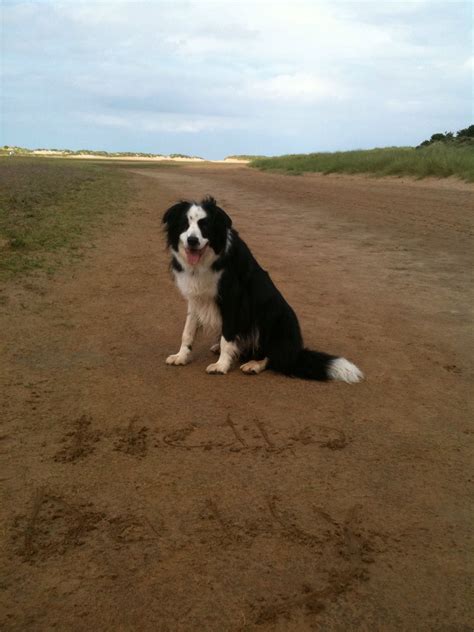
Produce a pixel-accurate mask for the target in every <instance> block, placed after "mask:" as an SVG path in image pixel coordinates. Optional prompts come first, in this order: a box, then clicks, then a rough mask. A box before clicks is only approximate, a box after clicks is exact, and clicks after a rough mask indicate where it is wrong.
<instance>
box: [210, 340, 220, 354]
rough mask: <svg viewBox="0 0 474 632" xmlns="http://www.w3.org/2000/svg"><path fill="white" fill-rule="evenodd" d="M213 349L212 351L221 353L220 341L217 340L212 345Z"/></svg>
mask: <svg viewBox="0 0 474 632" xmlns="http://www.w3.org/2000/svg"><path fill="white" fill-rule="evenodd" d="M211 351H212V353H216V354H217V355H219V353H220V351H221V343H220V342H219V341H217V342H216V343H214V344H213V345H211Z"/></svg>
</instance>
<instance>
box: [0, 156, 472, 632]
mask: <svg viewBox="0 0 474 632" xmlns="http://www.w3.org/2000/svg"><path fill="white" fill-rule="evenodd" d="M132 177H133V178H134V181H135V183H136V188H137V202H136V205H135V207H134V210H133V212H131V213H130V215H129V216H128V217H127V218H125V220H124V223H123V224H122V225H121V226H119V227H117V228H116V229H114V231H113V232H112V233H110V234H109V235H108V236H107V237H104V238H103V239H102V240H100V241H98V242H97V248H96V249H95V250H92V251H91V254H89V255H88V256H87V257H86V259H85V261H84V263H83V264H81V265H79V266H76V267H73V268H68V269H65V270H63V271H62V272H61V273H60V274H59V275H57V276H56V278H55V279H54V280H53V281H50V282H46V281H42V282H40V281H34V282H28V283H23V284H22V285H16V286H13V285H12V286H11V287H10V288H7V290H6V292H5V295H6V299H5V301H4V304H3V305H0V310H1V316H0V317H1V321H0V328H1V334H2V339H3V345H4V349H3V355H2V358H3V360H2V365H3V366H2V383H1V384H2V401H1V407H2V408H1V409H0V410H1V414H2V420H3V431H2V436H1V443H0V446H1V448H2V451H3V457H2V460H3V463H4V465H3V466H2V478H3V484H2V489H3V499H2V514H3V516H2V517H3V518H4V521H3V530H2V549H1V558H0V567H1V568H2V569H3V570H2V574H4V578H3V580H2V588H3V599H5V602H4V605H3V607H2V617H1V618H0V621H2V622H3V629H5V630H38V631H40V630H41V631H46V630H48V631H49V630H51V629H57V630H61V631H62V630H74V631H76V630H77V631H82V630H84V631H86V630H87V631H89V630H126V631H128V630H130V631H132V630H144V631H148V630H150V631H159V632H165V631H167V632H184V631H186V632H187V631H191V630H193V631H203V632H204V631H205V632H225V631H227V630H228V631H244V630H262V632H264V631H265V630H281V631H283V630H285V631H287V630H288V631H292V632H300V631H304V630H321V631H323V630H324V631H325V632H326V631H333V630H334V631H338V632H339V631H340V632H342V631H344V632H346V631H348V630H357V631H359V630H367V631H368V630H370V631H373V630H383V631H385V630H389V631H391V630H407V631H408V630H410V631H411V630H418V631H420V630H427V631H428V630H430V631H431V630H436V631H446V632H447V631H449V632H455V631H467V630H470V629H472V627H473V624H474V608H473V605H472V594H470V591H471V589H472V543H470V542H469V532H470V530H471V528H472V524H473V517H474V516H473V512H472V451H471V446H472V436H473V430H472V412H471V415H470V414H469V399H471V402H472V397H471V396H470V387H471V386H472V318H471V314H470V308H471V307H472V304H473V301H472V298H473V297H472V285H471V279H472V256H471V253H470V247H471V246H472V245H473V244H472V241H473V240H472V212H473V210H474V192H473V191H474V190H473V188H472V187H469V186H468V185H461V184H456V183H450V182H444V183H436V182H420V183H410V182H404V181H391V180H372V179H368V178H355V177H354V178H351V177H322V176H304V177H291V176H280V175H274V174H264V173H258V172H255V171H252V170H250V169H248V168H245V167H236V166H227V165H223V166H219V167H205V166H200V165H199V166H194V165H192V166H186V167H185V166H181V167H179V168H176V169H174V168H169V169H166V170H165V169H161V170H160V169H158V170H156V171H151V170H150V169H146V170H142V172H140V169H139V167H138V168H137V169H136V170H135V173H134V174H133V176H132ZM206 193H211V194H213V195H215V196H216V197H217V199H218V201H219V203H220V204H221V205H222V206H223V207H224V208H225V209H226V210H227V211H228V212H229V213H230V214H231V216H232V217H233V220H234V224H235V226H236V227H237V229H238V230H239V231H240V232H241V234H242V236H243V237H244V239H246V240H247V241H248V243H249V245H250V246H251V248H252V249H253V250H254V252H255V254H256V255H257V258H258V259H259V261H260V263H261V264H262V265H263V266H264V267H265V268H267V269H268V270H269V272H270V273H271V275H272V277H273V279H274V280H275V281H276V283H277V285H278V286H279V287H280V289H281V290H282V291H283V293H284V294H285V296H286V298H287V299H288V300H289V302H290V303H291V304H292V305H293V306H294V308H295V310H296V312H297V314H298V315H299V317H300V321H301V325H302V329H303V332H304V334H305V341H306V343H307V345H308V346H311V347H313V348H318V349H320V350H324V351H328V352H332V353H339V354H343V355H345V356H347V357H348V358H350V359H351V360H353V361H354V362H356V363H357V364H358V365H359V366H361V368H362V369H363V370H364V372H365V373H366V375H367V380H366V381H365V382H364V383H362V384H361V385H356V386H348V385H345V384H317V383H307V382H303V381H298V380H292V379H288V378H285V377H282V376H278V375H274V374H272V373H270V372H267V373H264V374H262V375H260V376H255V377H249V376H245V375H243V374H241V373H240V372H239V371H238V370H235V371H233V372H232V373H230V374H229V375H227V376H208V375H206V373H205V371H204V369H205V367H206V365H207V364H208V363H209V361H210V360H209V358H210V357H211V355H210V353H209V350H208V347H209V341H208V340H201V341H200V342H199V344H198V345H197V346H196V359H195V361H194V363H193V364H191V365H190V366H188V367H168V366H166V365H165V363H164V360H165V358H166V356H167V355H168V354H170V353H173V352H175V351H176V350H177V348H178V346H179V338H180V333H181V327H182V323H183V319H184V315H185V306H184V303H183V301H182V300H181V299H180V297H179V296H178V293H177V291H176V290H175V289H174V287H173V284H172V281H171V279H170V277H169V274H168V271H167V257H166V255H165V252H164V242H163V238H162V235H161V227H160V219H161V214H162V212H163V210H164V209H165V208H166V207H167V206H168V205H169V204H170V203H172V202H173V201H175V200H176V199H177V198H182V197H187V196H191V197H195V198H199V197H201V196H202V195H203V194H206ZM5 571H6V572H5Z"/></svg>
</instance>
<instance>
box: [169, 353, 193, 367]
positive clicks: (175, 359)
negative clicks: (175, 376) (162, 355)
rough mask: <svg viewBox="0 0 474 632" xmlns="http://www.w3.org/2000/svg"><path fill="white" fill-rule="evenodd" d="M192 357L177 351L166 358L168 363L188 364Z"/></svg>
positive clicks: (176, 364)
mask: <svg viewBox="0 0 474 632" xmlns="http://www.w3.org/2000/svg"><path fill="white" fill-rule="evenodd" d="M189 360H190V357H189V355H188V354H184V353H175V354H174V355H170V356H168V357H167V358H166V364H174V365H175V366H179V365H183V364H188V362H189Z"/></svg>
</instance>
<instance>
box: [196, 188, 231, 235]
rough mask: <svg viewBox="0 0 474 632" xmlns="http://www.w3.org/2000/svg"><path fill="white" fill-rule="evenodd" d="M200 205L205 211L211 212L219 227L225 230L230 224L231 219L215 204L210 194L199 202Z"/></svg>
mask: <svg viewBox="0 0 474 632" xmlns="http://www.w3.org/2000/svg"><path fill="white" fill-rule="evenodd" d="M201 206H202V208H203V209H205V210H206V211H208V212H210V213H212V215H213V217H214V220H215V221H216V223H218V224H219V227H222V228H223V229H224V230H227V229H228V228H230V227H231V226H232V220H231V219H230V217H229V216H228V215H227V213H226V212H225V211H224V209H223V208H221V207H220V206H217V202H216V201H215V199H214V198H213V197H211V196H210V195H208V196H207V197H205V198H204V200H203V201H202V202H201Z"/></svg>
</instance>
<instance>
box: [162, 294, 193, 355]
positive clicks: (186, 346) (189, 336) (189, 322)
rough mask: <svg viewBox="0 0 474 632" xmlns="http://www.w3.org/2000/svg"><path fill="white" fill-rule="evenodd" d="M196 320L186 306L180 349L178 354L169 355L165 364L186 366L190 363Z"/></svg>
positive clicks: (191, 310)
mask: <svg viewBox="0 0 474 632" xmlns="http://www.w3.org/2000/svg"><path fill="white" fill-rule="evenodd" d="M198 324H199V323H198V319H197V316H196V314H195V312H194V311H193V309H192V308H191V306H188V314H187V316H186V322H185V324H184V329H183V335H182V337H181V347H180V349H179V351H178V353H175V354H174V355H170V356H168V357H167V358H166V364H175V365H178V364H188V363H189V362H190V361H191V351H192V348H193V342H194V337H195V336H196V331H197V328H198Z"/></svg>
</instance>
